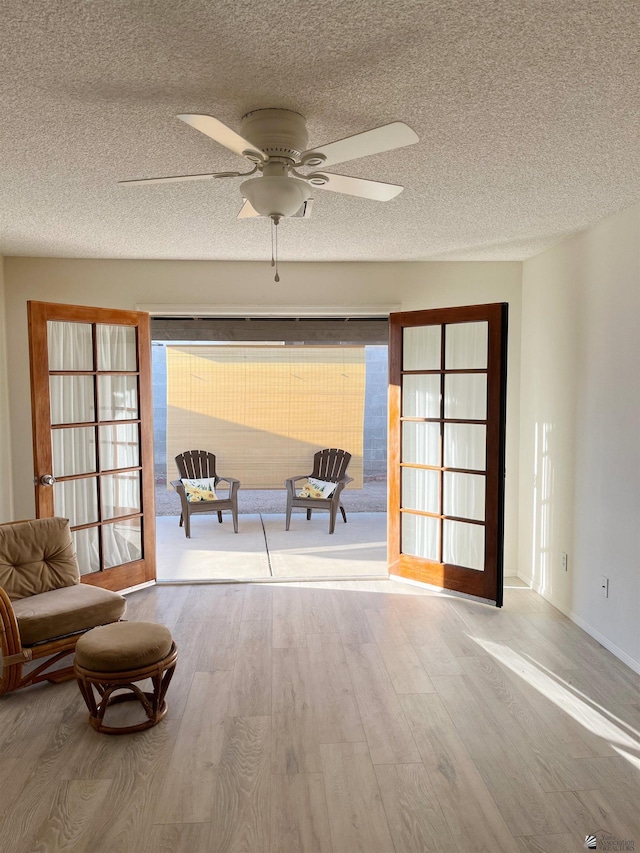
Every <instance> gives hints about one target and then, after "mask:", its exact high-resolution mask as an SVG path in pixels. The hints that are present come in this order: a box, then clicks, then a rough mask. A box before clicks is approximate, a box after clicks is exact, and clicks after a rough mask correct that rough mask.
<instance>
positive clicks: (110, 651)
mask: <svg viewBox="0 0 640 853" xmlns="http://www.w3.org/2000/svg"><path fill="white" fill-rule="evenodd" d="M172 645H173V639H172V637H171V631H169V629H168V628H165V626H164V625H158V624H157V623H156V622H118V623H117V624H114V625H104V626H103V627H102V628H94V630H93V631H89V632H88V633H87V634H85V635H84V636H82V637H80V639H79V640H78V642H77V644H76V663H77V664H78V665H79V666H82V667H84V669H89V670H91V671H92V672H127V671H128V670H134V669H139V668H140V667H143V666H149V665H150V664H152V663H157V662H158V661H161V660H162V659H163V658H165V657H166V656H167V655H168V654H169V652H170V650H171V646H172Z"/></svg>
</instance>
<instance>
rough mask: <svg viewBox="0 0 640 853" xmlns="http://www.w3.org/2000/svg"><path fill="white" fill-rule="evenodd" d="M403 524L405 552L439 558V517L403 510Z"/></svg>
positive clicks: (429, 558)
mask: <svg viewBox="0 0 640 853" xmlns="http://www.w3.org/2000/svg"><path fill="white" fill-rule="evenodd" d="M401 524H402V545H401V548H402V553H403V554H410V555H411V556H413V557H424V559H425V560H437V559H438V526H439V521H438V519H437V518H429V517H428V516H426V515H412V514H411V513H409V512H403V513H402V516H401Z"/></svg>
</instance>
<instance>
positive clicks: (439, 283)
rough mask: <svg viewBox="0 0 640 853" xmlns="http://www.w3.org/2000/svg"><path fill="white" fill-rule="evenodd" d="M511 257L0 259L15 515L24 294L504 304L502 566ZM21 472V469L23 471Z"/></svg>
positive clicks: (120, 303) (511, 497)
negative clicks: (0, 262)
mask: <svg viewBox="0 0 640 853" xmlns="http://www.w3.org/2000/svg"><path fill="white" fill-rule="evenodd" d="M521 269H522V268H521V264H518V263H445V262H443V263H391V264H385V263H370V264H369V263H324V264H323V263H308V264H305V263H289V264H287V263H284V264H282V265H281V269H280V278H281V281H280V283H279V284H275V283H274V281H273V276H272V274H271V269H270V267H269V265H268V264H267V263H241V262H237V263H233V262H227V263H222V262H221V263H216V262H209V261H143V260H139V261H127V260H84V259H82V260H78V259H63V258H55V259H51V258H6V260H5V288H6V309H7V338H8V344H9V382H10V403H11V427H12V435H13V442H12V445H11V455H12V458H13V471H14V473H15V474H16V478H15V488H14V495H15V515H16V517H22V518H25V517H28V516H30V515H32V514H33V489H32V486H31V476H32V467H33V466H32V450H31V412H30V399H29V358H28V348H27V316H26V302H27V300H28V299H36V300H42V301H46V302H65V303H71V304H80V305H97V306H105V307H114V308H134V307H135V306H137V305H140V304H146V305H148V304H154V305H155V304H166V305H172V304H176V303H178V304H181V305H182V304H185V303H191V304H193V305H203V304H204V305H206V304H208V305H216V304H219V305H228V304H233V305H241V304H247V305H251V306H264V307H269V308H271V309H273V310H274V311H277V307H278V306H289V305H299V306H300V307H301V308H303V307H304V306H328V307H334V306H340V305H349V306H356V305H367V306H370V305H375V304H382V305H385V306H387V305H390V304H392V305H393V304H398V305H401V306H402V308H403V309H405V310H410V309H418V308H438V307H443V306H448V305H468V304H478V303H485V302H501V301H507V302H509V303H510V345H509V359H510V363H509V387H508V414H507V418H508V428H507V514H506V532H505V566H506V571H507V572H508V573H515V570H516V565H517V564H516V560H517V536H518V530H517V526H518V518H517V494H518V485H517V484H518V476H517V472H518V465H517V462H518V439H519V423H518V406H519V402H518V401H519V391H518V386H519V379H520V358H519V353H520V290H521ZM25 475H26V476H25Z"/></svg>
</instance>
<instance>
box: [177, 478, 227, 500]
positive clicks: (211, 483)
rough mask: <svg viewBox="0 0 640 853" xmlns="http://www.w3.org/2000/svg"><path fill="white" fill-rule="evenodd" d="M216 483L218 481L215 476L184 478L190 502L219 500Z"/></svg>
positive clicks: (183, 483) (183, 482)
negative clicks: (200, 478) (195, 478)
mask: <svg viewBox="0 0 640 853" xmlns="http://www.w3.org/2000/svg"><path fill="white" fill-rule="evenodd" d="M215 484H216V481H215V480H214V479H213V477H205V478H204V479H203V480H186V479H183V480H182V485H183V486H184V490H185V493H186V495H187V500H188V501H189V503H202V502H204V501H215V500H217V499H218V496H217V495H216V492H215V488H214V487H215Z"/></svg>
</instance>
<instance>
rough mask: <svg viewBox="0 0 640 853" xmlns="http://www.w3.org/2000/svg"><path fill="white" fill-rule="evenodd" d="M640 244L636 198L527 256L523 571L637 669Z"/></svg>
mask: <svg viewBox="0 0 640 853" xmlns="http://www.w3.org/2000/svg"><path fill="white" fill-rule="evenodd" d="M639 247H640V206H636V207H634V208H632V209H631V210H627V211H623V212H622V213H619V214H617V215H616V216H612V217H610V218H608V219H606V220H605V221H603V222H601V223H600V224H598V225H597V226H595V227H594V228H591V229H590V230H588V231H586V232H584V233H582V234H579V235H577V236H575V237H573V238H571V239H569V240H566V241H564V242H563V243H561V244H560V245H558V246H556V247H554V248H552V249H550V250H549V251H547V252H545V253H544V254H542V255H539V256H537V257H535V258H532V259H531V260H528V261H526V262H525V263H524V269H523V303H522V316H523V327H522V381H521V413H520V415H521V435H520V501H519V504H520V556H519V574H520V576H521V577H522V578H524V579H525V580H531V581H532V582H533V584H534V586H535V587H536V588H537V589H539V590H540V592H542V594H543V595H545V596H546V597H547V598H549V600H550V601H552V602H553V604H555V605H556V606H557V607H559V608H560V609H561V610H563V611H564V612H565V613H567V614H568V615H570V616H571V617H572V618H573V619H574V620H575V621H576V622H577V623H578V624H579V625H581V626H582V627H583V628H584V629H585V630H587V631H588V632H589V633H590V634H592V635H593V636H594V637H596V639H598V640H599V641H600V642H601V643H603V644H604V645H605V646H607V647H608V648H610V649H611V650H612V651H613V652H614V653H615V654H617V655H618V656H619V657H622V658H623V659H624V660H626V662H627V663H629V664H630V665H631V666H633V667H634V668H635V669H636V670H637V671H639V672H640V621H639V614H640V532H639V531H640V249H639ZM563 551H564V552H566V553H567V554H568V557H569V562H568V565H569V569H568V571H567V572H565V571H564V570H563V567H562V556H561V555H562V552H563ZM602 575H605V576H608V577H609V579H610V594H609V598H608V599H605V598H603V597H602V596H601V594H600V586H601V576H602Z"/></svg>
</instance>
